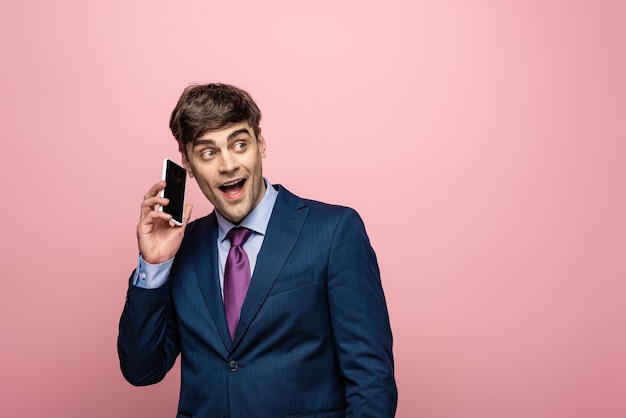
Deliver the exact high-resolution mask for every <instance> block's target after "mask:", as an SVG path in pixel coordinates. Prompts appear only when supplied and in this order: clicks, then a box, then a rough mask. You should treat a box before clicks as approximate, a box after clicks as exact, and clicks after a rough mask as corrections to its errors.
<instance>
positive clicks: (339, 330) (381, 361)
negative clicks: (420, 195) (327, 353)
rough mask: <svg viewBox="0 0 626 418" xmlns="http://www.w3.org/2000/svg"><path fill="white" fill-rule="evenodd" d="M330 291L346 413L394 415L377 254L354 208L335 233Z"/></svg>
mask: <svg viewBox="0 0 626 418" xmlns="http://www.w3.org/2000/svg"><path fill="white" fill-rule="evenodd" d="M328 297H329V303H330V313H331V323H332V328H333V334H334V336H335V344H336V349H337V354H338V357H339V363H340V367H341V371H342V373H343V375H344V378H345V382H346V393H345V398H346V402H347V408H346V417H359V418H367V417H371V418H374V417H375V418H391V417H394V416H395V411H396V405H397V399H398V392H397V387H396V383H395V378H394V363H393V353H392V334H391V327H390V324H389V315H388V312H387V305H386V302H385V296H384V294H383V289H382V285H381V280H380V272H379V268H378V263H377V261H376V255H375V253H374V250H373V249H372V247H371V245H370V242H369V238H368V237H367V234H366V232H365V226H364V225H363V222H362V220H361V218H360V217H359V215H358V214H357V213H356V212H355V211H354V210H352V209H348V210H347V211H346V212H345V213H344V214H343V216H342V217H341V219H340V220H339V222H338V224H337V228H336V230H335V233H334V235H333V239H332V245H331V251H330V260H329V266H328Z"/></svg>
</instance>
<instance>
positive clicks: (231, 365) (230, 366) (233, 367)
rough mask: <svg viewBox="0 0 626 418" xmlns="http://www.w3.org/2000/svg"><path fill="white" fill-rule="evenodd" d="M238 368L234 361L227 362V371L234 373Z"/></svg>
mask: <svg viewBox="0 0 626 418" xmlns="http://www.w3.org/2000/svg"><path fill="white" fill-rule="evenodd" d="M238 368H239V365H238V364H237V362H236V361H235V360H231V361H229V362H228V370H230V371H231V372H236V371H237V369H238Z"/></svg>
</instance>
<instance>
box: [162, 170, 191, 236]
mask: <svg viewBox="0 0 626 418" xmlns="http://www.w3.org/2000/svg"><path fill="white" fill-rule="evenodd" d="M186 179H187V172H186V171H185V169H184V168H182V167H181V166H179V165H178V164H176V163H175V162H173V161H172V160H170V159H168V158H166V159H165V161H164V162H163V180H165V190H163V197H166V198H168V199H169V200H170V203H168V204H167V206H164V207H163V208H162V209H163V212H165V213H169V214H170V215H172V220H173V221H174V222H175V223H176V224H177V225H181V224H182V223H183V210H184V207H185V180H186Z"/></svg>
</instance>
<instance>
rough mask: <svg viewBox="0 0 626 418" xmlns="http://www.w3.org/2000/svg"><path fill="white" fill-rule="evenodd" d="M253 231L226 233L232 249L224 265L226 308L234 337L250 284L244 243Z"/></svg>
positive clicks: (227, 318)
mask: <svg viewBox="0 0 626 418" xmlns="http://www.w3.org/2000/svg"><path fill="white" fill-rule="evenodd" d="M251 232H252V231H250V230H249V229H246V228H233V229H231V230H230V231H229V232H228V234H227V235H226V236H227V237H228V239H229V240H230V251H228V258H227V259H226V267H224V310H225V311H226V321H227V322H228V329H229V331H230V337H231V338H232V339H234V338H235V331H237V325H238V324H239V317H240V316H241V305H243V300H244V299H245V298H246V293H247V292H248V286H250V262H249V261H248V255H247V254H246V252H245V251H244V249H243V244H244V242H246V240H247V239H248V237H250V233H251Z"/></svg>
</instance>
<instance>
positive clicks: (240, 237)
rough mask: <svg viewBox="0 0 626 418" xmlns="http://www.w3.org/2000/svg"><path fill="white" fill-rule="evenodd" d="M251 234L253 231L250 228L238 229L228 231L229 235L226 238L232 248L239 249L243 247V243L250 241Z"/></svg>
mask: <svg viewBox="0 0 626 418" xmlns="http://www.w3.org/2000/svg"><path fill="white" fill-rule="evenodd" d="M251 233H252V231H250V230H249V229H248V228H242V227H237V228H233V229H231V230H230V231H228V234H226V236H227V237H228V239H229V240H230V246H231V247H238V246H241V245H243V243H244V242H246V241H247V240H248V238H249V237H250V234H251Z"/></svg>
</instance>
